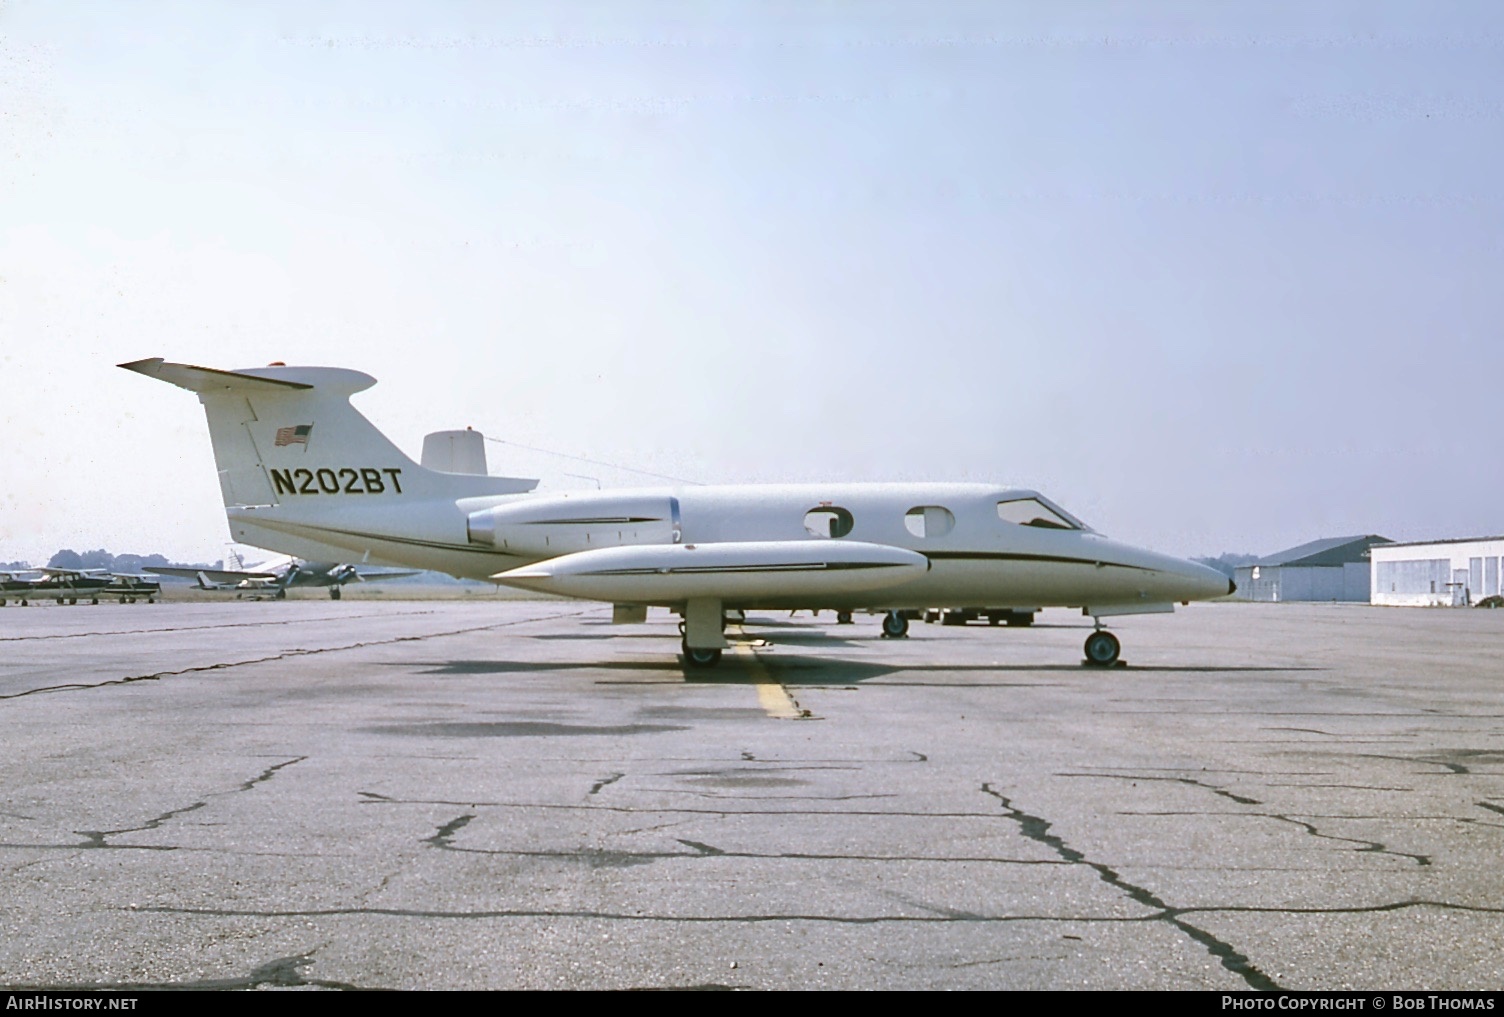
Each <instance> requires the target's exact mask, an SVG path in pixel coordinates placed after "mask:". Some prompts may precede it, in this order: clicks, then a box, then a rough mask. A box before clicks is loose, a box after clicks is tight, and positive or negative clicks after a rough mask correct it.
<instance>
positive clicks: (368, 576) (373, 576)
mask: <svg viewBox="0 0 1504 1017" xmlns="http://www.w3.org/2000/svg"><path fill="white" fill-rule="evenodd" d="M422 574H423V573H422V571H421V570H418V571H412V572H357V573H355V578H356V580H357V581H359V582H362V583H374V582H377V581H378V580H381V579H402V578H404V577H405V576H421V575H422Z"/></svg>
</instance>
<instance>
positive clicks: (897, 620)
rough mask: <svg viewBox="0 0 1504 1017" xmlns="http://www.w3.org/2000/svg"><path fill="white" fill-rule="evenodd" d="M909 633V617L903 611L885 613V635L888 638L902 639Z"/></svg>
mask: <svg viewBox="0 0 1504 1017" xmlns="http://www.w3.org/2000/svg"><path fill="white" fill-rule="evenodd" d="M908 634H909V619H908V616H907V615H905V614H904V613H903V612H902V611H889V612H888V613H887V614H885V615H883V636H884V637H885V638H887V639H902V638H904V637H905V636H907V635H908Z"/></svg>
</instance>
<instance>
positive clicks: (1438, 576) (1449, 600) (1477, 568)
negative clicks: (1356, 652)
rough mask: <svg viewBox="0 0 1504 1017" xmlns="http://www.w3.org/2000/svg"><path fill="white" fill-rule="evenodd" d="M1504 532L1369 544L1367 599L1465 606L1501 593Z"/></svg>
mask: <svg viewBox="0 0 1504 1017" xmlns="http://www.w3.org/2000/svg"><path fill="white" fill-rule="evenodd" d="M1500 558H1504V537H1468V538H1466V539H1462V540H1432V541H1426V542H1413V543H1405V544H1386V545H1385V546H1384V547H1382V548H1378V547H1376V548H1374V550H1373V602H1374V603H1375V604H1389V605H1393V606H1397V607H1465V606H1467V605H1468V604H1476V603H1478V601H1480V600H1482V599H1483V598H1484V597H1495V596H1498V595H1499V594H1500V593H1501V585H1500V584H1501V579H1504V568H1501V562H1500V560H1499V559H1500Z"/></svg>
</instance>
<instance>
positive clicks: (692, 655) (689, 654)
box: [681, 643, 721, 667]
mask: <svg viewBox="0 0 1504 1017" xmlns="http://www.w3.org/2000/svg"><path fill="white" fill-rule="evenodd" d="M681 648H682V649H683V651H684V663H686V664H688V665H689V666H690V667H715V666H716V665H717V664H719V663H720V662H721V651H720V650H703V649H696V648H694V647H691V646H690V645H689V644H688V643H684V644H682V647H681Z"/></svg>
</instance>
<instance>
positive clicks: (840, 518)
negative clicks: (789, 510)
mask: <svg viewBox="0 0 1504 1017" xmlns="http://www.w3.org/2000/svg"><path fill="white" fill-rule="evenodd" d="M855 525H856V521H855V520H854V519H852V518H851V513H850V512H848V511H846V510H845V509H843V508H835V507H833V506H830V505H822V506H820V507H819V508H812V509H810V510H809V511H808V512H806V513H804V528H805V529H806V530H808V531H809V532H810V533H812V534H814V535H815V536H817V537H844V536H846V534H848V533H850V532H851V528H852V527H853V526H855Z"/></svg>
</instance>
